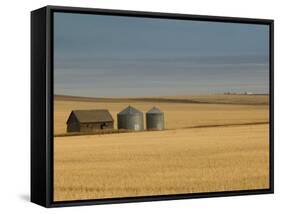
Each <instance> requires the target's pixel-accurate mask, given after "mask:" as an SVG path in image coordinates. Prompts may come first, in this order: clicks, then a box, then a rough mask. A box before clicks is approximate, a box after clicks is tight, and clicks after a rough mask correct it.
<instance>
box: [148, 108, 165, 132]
mask: <svg viewBox="0 0 281 214" xmlns="http://www.w3.org/2000/svg"><path fill="white" fill-rule="evenodd" d="M146 129H147V130H163V129H164V112H162V111H161V110H160V109H158V108H156V107H153V108H152V109H150V110H149V111H148V112H146Z"/></svg>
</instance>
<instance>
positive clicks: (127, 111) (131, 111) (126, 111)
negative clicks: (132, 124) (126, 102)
mask: <svg viewBox="0 0 281 214" xmlns="http://www.w3.org/2000/svg"><path fill="white" fill-rule="evenodd" d="M118 114H142V112H141V111H139V110H138V109H136V108H134V107H132V106H128V107H127V108H125V109H124V110H122V111H121V112H119V113H118Z"/></svg>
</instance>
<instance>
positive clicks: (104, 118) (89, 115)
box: [66, 109, 113, 123]
mask: <svg viewBox="0 0 281 214" xmlns="http://www.w3.org/2000/svg"><path fill="white" fill-rule="evenodd" d="M72 115H74V116H75V117H76V118H77V120H78V121H79V122H80V123H96V122H111V121H113V118H112V116H111V114H110V113H109V111H108V110H106V109H93V110H73V111H72V112H71V114H70V115H69V118H68V120H67V122H66V123H68V121H69V119H70V117H71V116H72Z"/></svg>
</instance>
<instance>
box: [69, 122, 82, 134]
mask: <svg viewBox="0 0 281 214" xmlns="http://www.w3.org/2000/svg"><path fill="white" fill-rule="evenodd" d="M79 131H80V126H79V123H76V122H72V123H68V124H67V132H79Z"/></svg>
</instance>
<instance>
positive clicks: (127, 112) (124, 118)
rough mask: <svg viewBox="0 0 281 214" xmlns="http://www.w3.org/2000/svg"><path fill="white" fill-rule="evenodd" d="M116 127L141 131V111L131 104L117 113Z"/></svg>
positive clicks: (142, 127)
mask: <svg viewBox="0 0 281 214" xmlns="http://www.w3.org/2000/svg"><path fill="white" fill-rule="evenodd" d="M117 121H118V129H128V130H134V131H141V130H143V129H144V126H143V113H142V112H141V111H139V110H137V109H135V108H134V107H132V106H128V107H127V108H125V109H124V110H123V111H121V112H120V113H118V114H117Z"/></svg>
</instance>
